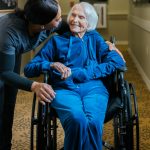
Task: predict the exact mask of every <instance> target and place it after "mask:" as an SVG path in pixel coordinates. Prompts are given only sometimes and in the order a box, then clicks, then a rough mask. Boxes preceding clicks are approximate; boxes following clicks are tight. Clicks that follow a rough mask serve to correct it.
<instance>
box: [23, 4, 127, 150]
mask: <svg viewBox="0 0 150 150" xmlns="http://www.w3.org/2000/svg"><path fill="white" fill-rule="evenodd" d="M67 20H68V24H69V27H70V31H71V32H67V33H65V34H63V35H61V36H59V35H56V36H53V37H52V38H51V39H50V40H49V41H48V43H47V44H46V45H45V46H44V47H43V48H42V50H41V51H40V52H39V53H38V54H37V55H36V56H35V57H34V59H33V60H31V62H29V64H27V65H26V67H25V75H26V76H27V77H33V76H39V75H40V74H41V73H42V72H43V71H48V72H49V74H50V77H51V84H52V86H53V89H54V90H55V93H56V96H55V98H54V99H53V101H52V102H51V106H52V107H53V108H54V109H55V110H56V112H57V114H58V117H59V119H60V121H61V124H62V127H63V128H64V131H65V140H64V149H65V150H101V149H102V132H103V131H102V130H103V122H104V118H105V112H106V107H107V102H108V98H109V93H108V91H107V88H106V87H105V85H104V83H103V78H104V77H106V76H108V75H110V74H112V73H113V72H114V71H115V70H116V69H117V68H119V67H122V66H124V61H123V59H122V58H121V56H120V55H119V54H118V53H117V52H116V51H115V50H112V51H109V48H108V45H107V44H106V43H105V41H104V39H103V38H102V36H101V35H100V34H99V33H98V32H97V31H96V30H95V28H96V24H97V21H98V16H97V14H96V12H95V9H94V8H93V6H92V5H90V4H88V3H86V2H81V3H78V4H76V5H74V6H73V8H72V9H71V11H70V13H69V15H68V19H67Z"/></svg>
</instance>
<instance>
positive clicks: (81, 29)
mask: <svg viewBox="0 0 150 150" xmlns="http://www.w3.org/2000/svg"><path fill="white" fill-rule="evenodd" d="M69 27H70V30H71V32H73V33H77V34H84V33H85V32H86V30H87V20H86V16H85V13H84V11H83V8H82V7H81V6H80V5H79V4H76V5H75V6H74V8H73V9H72V12H71V15H70V17H69Z"/></svg>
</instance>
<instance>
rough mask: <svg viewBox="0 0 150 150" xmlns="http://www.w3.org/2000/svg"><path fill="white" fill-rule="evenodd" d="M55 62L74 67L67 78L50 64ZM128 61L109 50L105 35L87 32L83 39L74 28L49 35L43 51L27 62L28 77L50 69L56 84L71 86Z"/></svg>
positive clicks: (120, 66)
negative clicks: (62, 77)
mask: <svg viewBox="0 0 150 150" xmlns="http://www.w3.org/2000/svg"><path fill="white" fill-rule="evenodd" d="M53 62H61V63H63V64H64V65H66V66H67V67H70V68H71V70H72V75H71V77H69V78H67V79H66V80H65V81H64V80H61V75H60V73H59V72H57V71H56V70H55V69H52V68H51V67H50V64H51V63H53ZM124 65H125V63H124V61H123V59H122V58H121V56H120V55H119V54H118V53H117V52H116V51H115V50H112V51H110V50H109V47H108V45H107V44H106V43H105V41H104V39H103V38H102V36H101V35H100V34H99V33H98V32H97V31H96V30H93V31H89V32H86V33H85V35H84V36H83V38H82V39H80V38H78V37H75V36H73V35H72V33H71V32H67V33H65V34H63V35H61V36H60V35H55V36H53V37H51V38H50V40H49V41H48V42H47V44H46V45H45V46H44V47H43V48H42V50H41V51H39V52H38V54H37V55H36V56H35V57H34V58H33V59H32V60H31V61H30V62H29V63H28V64H27V65H26V66H25V69H24V73H25V75H26V76H27V77H34V76H39V75H40V74H41V73H42V72H43V71H48V72H49V74H50V76H51V79H52V85H53V87H54V88H60V87H63V88H68V89H71V88H72V87H73V84H74V83H82V82H88V81H90V80H97V79H100V78H103V77H106V76H108V75H110V74H112V73H113V72H114V71H115V70H116V69H117V68H122V67H123V66H124Z"/></svg>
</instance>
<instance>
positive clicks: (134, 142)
mask: <svg viewBox="0 0 150 150" xmlns="http://www.w3.org/2000/svg"><path fill="white" fill-rule="evenodd" d="M110 41H111V42H112V43H115V38H114V36H111V39H110ZM125 71H126V68H122V69H119V70H117V71H116V72H115V73H114V74H113V75H111V76H110V77H109V78H110V80H109V81H111V83H109V84H111V85H113V87H111V89H110V92H112V93H115V97H114V98H112V97H111V98H110V99H109V102H108V106H107V111H106V116H105V121H104V123H106V122H109V121H110V120H112V119H113V128H114V145H113V146H112V145H110V144H109V143H107V142H105V141H103V146H104V147H105V148H106V149H108V150H139V117H138V105H137V99H136V93H135V89H134V86H133V84H131V83H128V81H126V80H125V79H124V72H125ZM107 81H108V79H107ZM44 82H45V83H49V76H48V73H44ZM36 110H37V112H36V114H35V111H36ZM35 130H36V135H35ZM35 137H36V141H35V139H34V138H35ZM34 143H36V150H57V114H56V113H55V110H54V109H53V108H51V106H50V104H46V105H42V104H40V103H38V104H36V95H35V94H34V98H33V104H32V114H31V141H30V149H31V150H34ZM62 149H63V148H62Z"/></svg>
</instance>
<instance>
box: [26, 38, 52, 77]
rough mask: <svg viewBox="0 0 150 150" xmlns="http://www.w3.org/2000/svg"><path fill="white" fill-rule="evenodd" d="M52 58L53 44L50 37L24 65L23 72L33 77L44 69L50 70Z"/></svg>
mask: <svg viewBox="0 0 150 150" xmlns="http://www.w3.org/2000/svg"><path fill="white" fill-rule="evenodd" d="M53 58H54V44H53V38H51V39H50V40H49V41H48V42H47V43H46V44H45V45H44V47H43V48H42V49H41V50H40V51H39V52H38V53H37V54H36V55H35V57H34V58H33V59H32V60H31V61H30V62H29V63H28V64H27V65H26V66H25V68H24V74H25V76H26V77H29V78H31V77H35V76H39V75H40V74H42V73H43V72H44V71H51V67H50V65H51V63H53Z"/></svg>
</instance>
